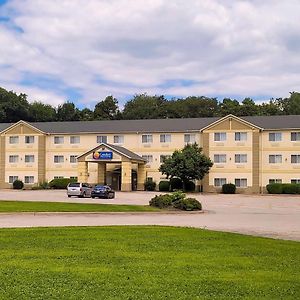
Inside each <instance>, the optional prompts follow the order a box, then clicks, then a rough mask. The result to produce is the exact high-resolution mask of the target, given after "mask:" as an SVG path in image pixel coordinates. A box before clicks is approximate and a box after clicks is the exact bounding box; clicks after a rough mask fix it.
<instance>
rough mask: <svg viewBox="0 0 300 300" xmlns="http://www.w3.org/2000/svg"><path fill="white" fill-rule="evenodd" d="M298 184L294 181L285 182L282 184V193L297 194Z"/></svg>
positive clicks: (298, 190)
mask: <svg viewBox="0 0 300 300" xmlns="http://www.w3.org/2000/svg"><path fill="white" fill-rule="evenodd" d="M299 186H300V185H298V184H295V183H285V184H282V193H283V194H299V193H300V187H299Z"/></svg>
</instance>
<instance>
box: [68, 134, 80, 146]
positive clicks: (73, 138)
mask: <svg viewBox="0 0 300 300" xmlns="http://www.w3.org/2000/svg"><path fill="white" fill-rule="evenodd" d="M70 144H80V136H79V135H77V136H70Z"/></svg>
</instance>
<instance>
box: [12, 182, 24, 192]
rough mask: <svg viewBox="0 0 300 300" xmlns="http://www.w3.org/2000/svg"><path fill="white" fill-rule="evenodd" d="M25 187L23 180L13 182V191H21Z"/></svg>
mask: <svg viewBox="0 0 300 300" xmlns="http://www.w3.org/2000/svg"><path fill="white" fill-rule="evenodd" d="M23 187H24V183H23V181H22V180H19V179H17V180H15V181H14V182H13V189H15V190H21V189H22V188H23Z"/></svg>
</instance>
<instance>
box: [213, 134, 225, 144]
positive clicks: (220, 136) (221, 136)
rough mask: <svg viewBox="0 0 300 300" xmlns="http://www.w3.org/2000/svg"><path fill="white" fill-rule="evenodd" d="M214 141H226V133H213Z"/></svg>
mask: <svg viewBox="0 0 300 300" xmlns="http://www.w3.org/2000/svg"><path fill="white" fill-rule="evenodd" d="M214 140H215V142H222V141H226V132H215V135H214Z"/></svg>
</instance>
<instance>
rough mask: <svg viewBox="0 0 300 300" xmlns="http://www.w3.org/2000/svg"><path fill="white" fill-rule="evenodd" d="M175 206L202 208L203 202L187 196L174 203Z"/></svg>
mask: <svg viewBox="0 0 300 300" xmlns="http://www.w3.org/2000/svg"><path fill="white" fill-rule="evenodd" d="M173 206H174V207H175V208H177V209H181V210H188V211H191V210H201V209H202V205H201V203H200V202H199V201H198V200H196V199H195V198H185V199H181V200H178V201H176V202H174V203H173Z"/></svg>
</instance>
